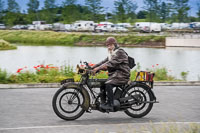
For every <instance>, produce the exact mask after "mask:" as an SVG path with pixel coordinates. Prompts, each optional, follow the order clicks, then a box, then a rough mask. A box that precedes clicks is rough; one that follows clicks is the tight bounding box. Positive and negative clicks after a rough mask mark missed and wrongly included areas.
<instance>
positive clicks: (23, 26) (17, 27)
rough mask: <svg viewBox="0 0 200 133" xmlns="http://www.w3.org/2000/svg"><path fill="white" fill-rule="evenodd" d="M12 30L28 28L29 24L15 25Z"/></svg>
mask: <svg viewBox="0 0 200 133" xmlns="http://www.w3.org/2000/svg"><path fill="white" fill-rule="evenodd" d="M11 29H12V30H23V29H24V30H25V29H28V26H27V25H15V26H13V27H12V28H11Z"/></svg>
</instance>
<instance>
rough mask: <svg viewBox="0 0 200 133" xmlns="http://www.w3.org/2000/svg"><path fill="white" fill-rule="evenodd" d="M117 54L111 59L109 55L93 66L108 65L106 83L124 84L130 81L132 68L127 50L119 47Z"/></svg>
mask: <svg viewBox="0 0 200 133" xmlns="http://www.w3.org/2000/svg"><path fill="white" fill-rule="evenodd" d="M114 52H115V54H113V55H112V56H111V59H110V60H109V59H108V57H107V58H106V59H104V60H103V61H101V62H100V63H98V64H96V65H95V66H94V67H93V68H95V67H99V66H102V65H103V66H106V67H107V70H108V76H109V77H108V79H107V81H106V82H105V84H114V85H122V84H125V83H127V82H128V81H129V78H130V68H129V65H128V55H127V54H126V52H125V51H124V50H123V49H121V48H118V49H116V50H115V51H114Z"/></svg>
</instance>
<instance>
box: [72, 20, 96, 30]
mask: <svg viewBox="0 0 200 133" xmlns="http://www.w3.org/2000/svg"><path fill="white" fill-rule="evenodd" d="M73 29H74V30H75V31H94V29H95V23H94V22H93V21H76V22H75V23H74V24H73Z"/></svg>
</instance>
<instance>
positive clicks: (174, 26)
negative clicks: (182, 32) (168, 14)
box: [170, 23, 190, 30]
mask: <svg viewBox="0 0 200 133" xmlns="http://www.w3.org/2000/svg"><path fill="white" fill-rule="evenodd" d="M189 28H190V24H189V23H172V24H171V27H170V29H171V30H174V29H189Z"/></svg>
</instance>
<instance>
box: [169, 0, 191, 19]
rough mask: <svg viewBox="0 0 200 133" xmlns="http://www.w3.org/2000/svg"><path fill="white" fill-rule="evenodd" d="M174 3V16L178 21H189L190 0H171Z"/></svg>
mask: <svg viewBox="0 0 200 133" xmlns="http://www.w3.org/2000/svg"><path fill="white" fill-rule="evenodd" d="M170 1H171V2H172V3H173V5H174V6H173V7H174V8H173V18H174V21H177V22H187V21H188V19H187V18H188V11H189V10H190V7H189V5H188V1H189V0H170Z"/></svg>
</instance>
